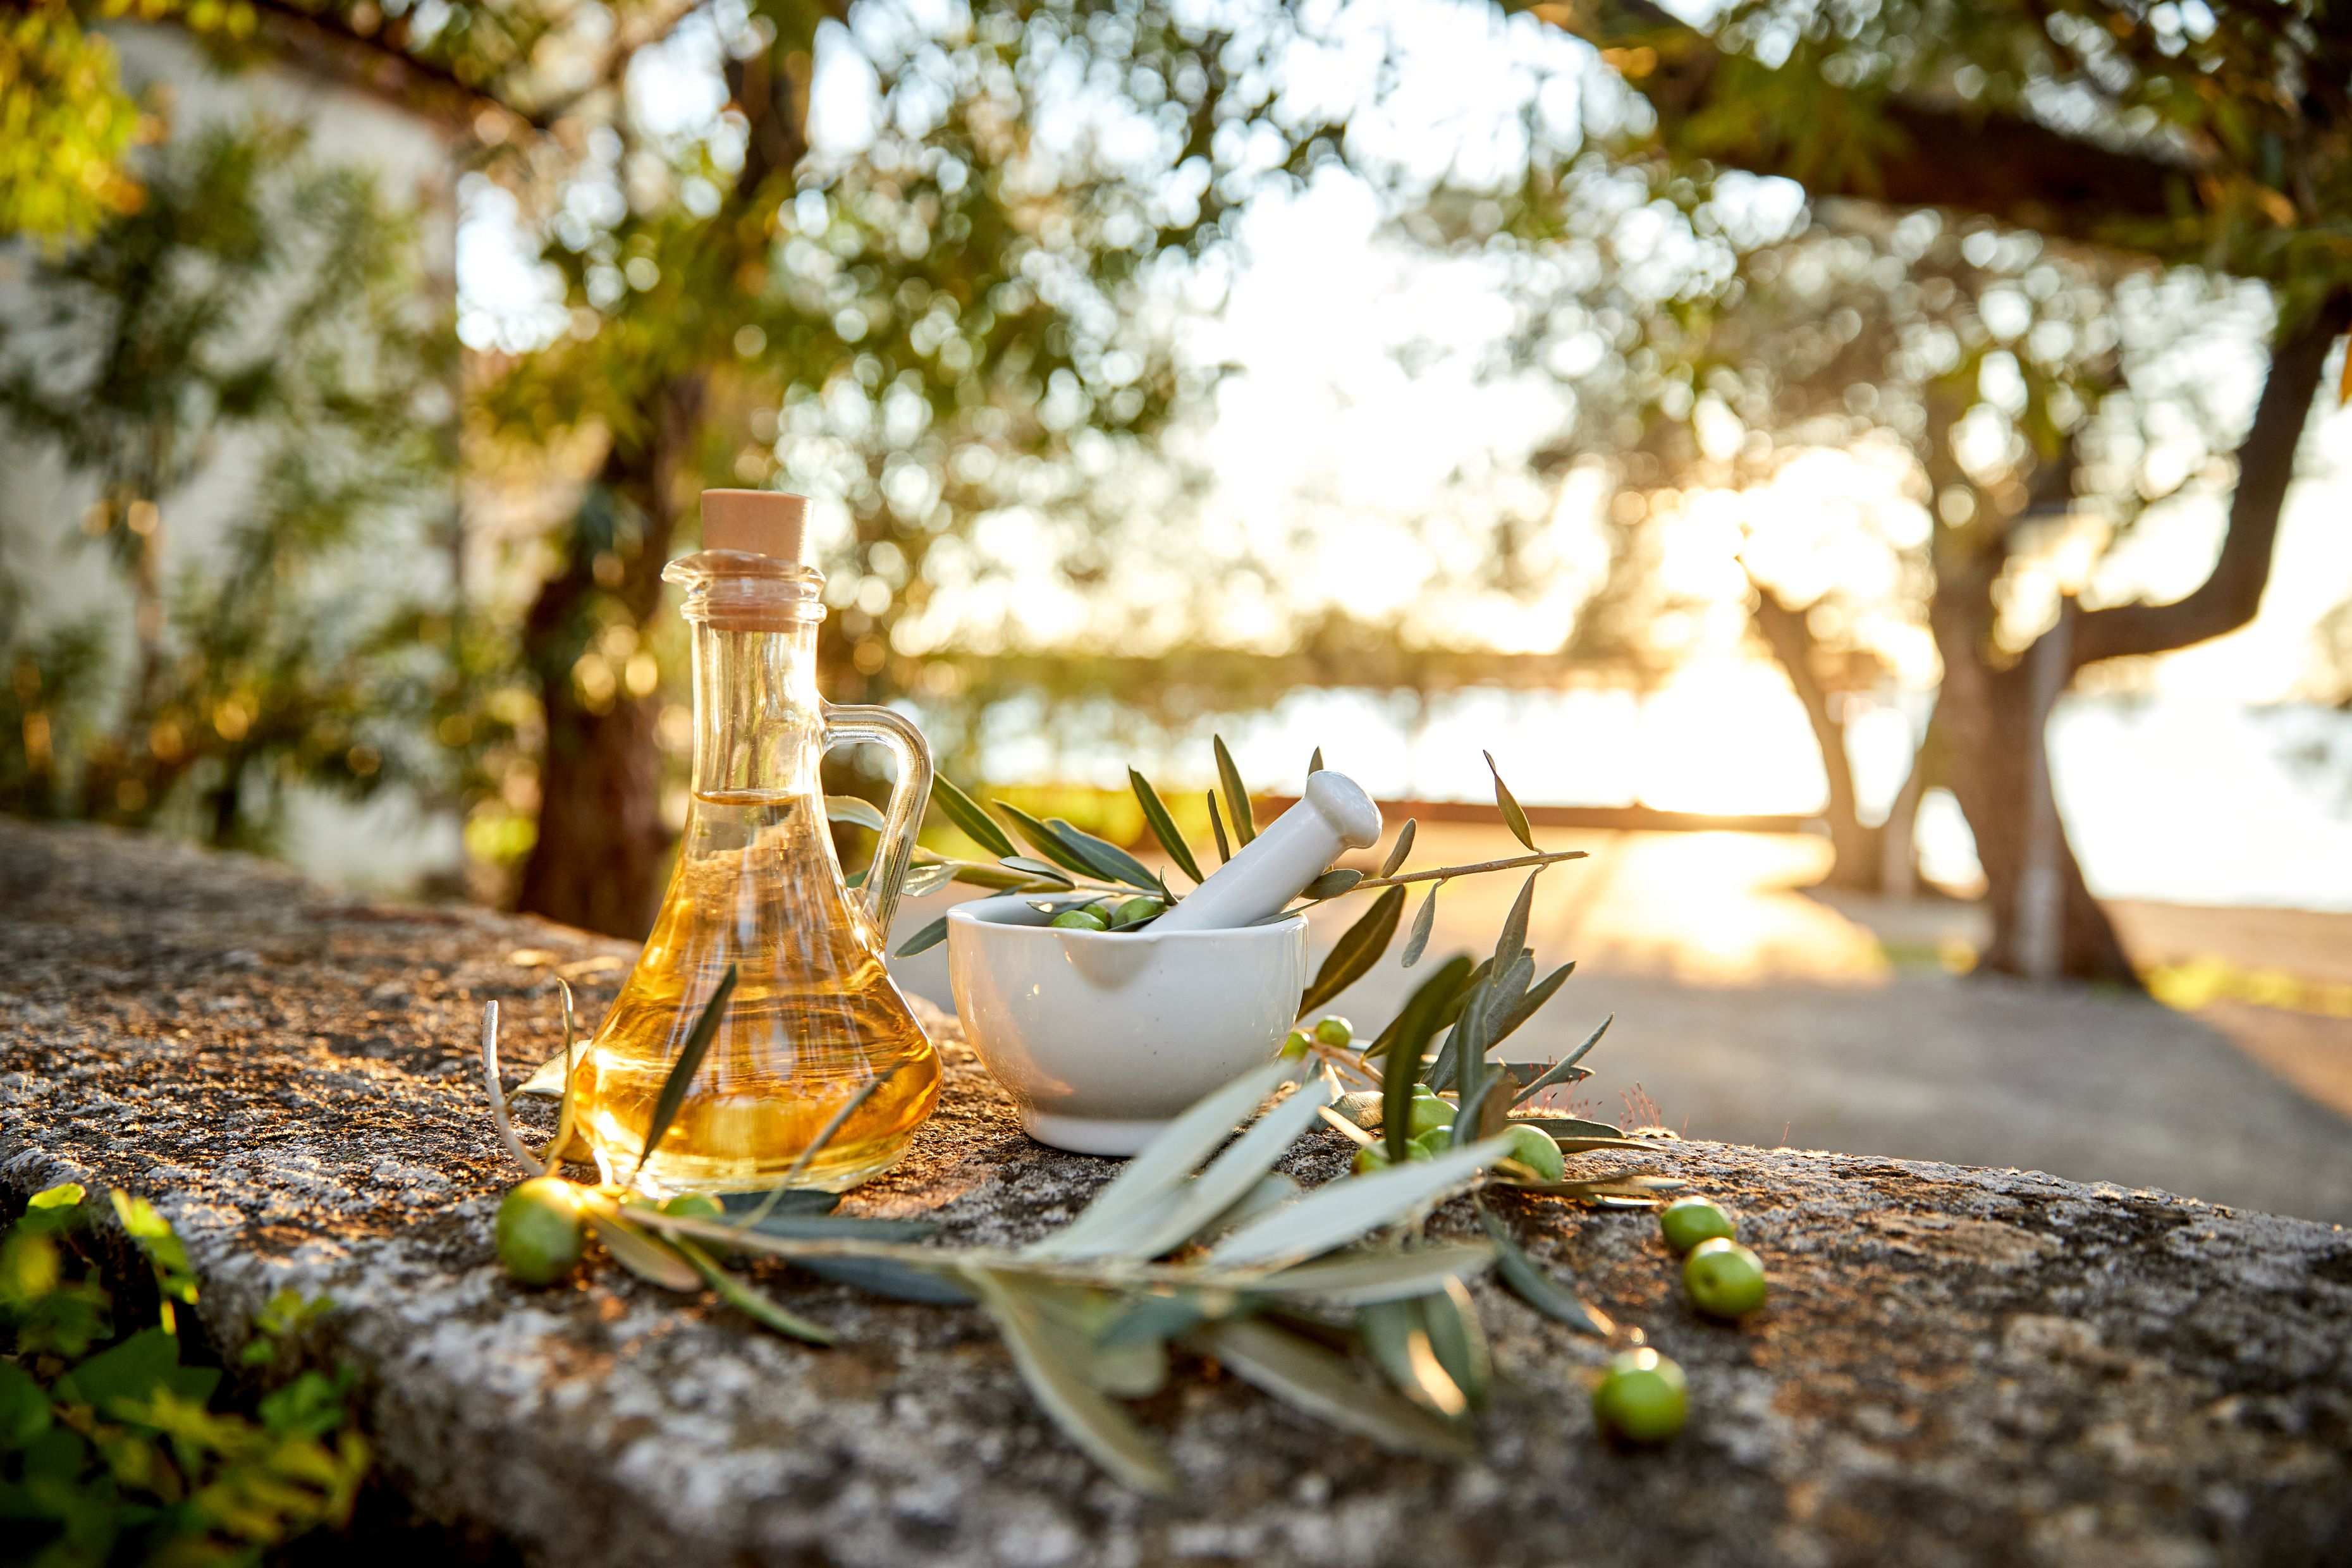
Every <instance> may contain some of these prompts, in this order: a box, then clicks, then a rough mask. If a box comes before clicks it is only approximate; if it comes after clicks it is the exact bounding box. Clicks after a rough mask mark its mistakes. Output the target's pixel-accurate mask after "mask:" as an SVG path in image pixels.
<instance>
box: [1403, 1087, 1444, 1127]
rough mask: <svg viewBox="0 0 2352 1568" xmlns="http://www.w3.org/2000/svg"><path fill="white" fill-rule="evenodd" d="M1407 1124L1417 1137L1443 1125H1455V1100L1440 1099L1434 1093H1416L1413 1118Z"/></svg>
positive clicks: (1413, 1103) (1413, 1102) (1413, 1101)
mask: <svg viewBox="0 0 2352 1568" xmlns="http://www.w3.org/2000/svg"><path fill="white" fill-rule="evenodd" d="M1405 1125H1406V1126H1407V1127H1408V1128H1410V1129H1411V1130H1412V1136H1414V1137H1415V1138H1418V1137H1420V1136H1421V1135H1422V1134H1423V1133H1424V1132H1430V1131H1435V1130H1437V1129H1438V1128H1441V1127H1451V1126H1453V1125H1454V1102H1453V1101H1452V1100H1440V1099H1438V1098H1437V1096H1435V1095H1433V1094H1416V1095H1414V1096H1413V1097H1412V1121H1409V1122H1407V1123H1406V1124H1405Z"/></svg>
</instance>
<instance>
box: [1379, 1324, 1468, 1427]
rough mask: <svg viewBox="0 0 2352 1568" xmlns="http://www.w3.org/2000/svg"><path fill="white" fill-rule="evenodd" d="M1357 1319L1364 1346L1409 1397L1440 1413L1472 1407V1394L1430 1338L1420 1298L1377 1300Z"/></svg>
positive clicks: (1390, 1379)
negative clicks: (1439, 1356) (1451, 1371)
mask: <svg viewBox="0 0 2352 1568" xmlns="http://www.w3.org/2000/svg"><path fill="white" fill-rule="evenodd" d="M1356 1321H1357V1323H1358V1324H1359V1325H1360V1328H1361V1329H1362V1331H1363V1337H1364V1348H1365V1349H1366V1350H1368V1351H1370V1352H1372V1360H1373V1361H1375V1362H1377V1363H1379V1364H1380V1367H1381V1371H1383V1372H1385V1373H1388V1375H1389V1381H1390V1382H1391V1383H1393V1384H1396V1385H1397V1387H1399V1388H1400V1389H1402V1390H1403V1391H1404V1394H1405V1396H1406V1397H1407V1398H1408V1399H1411V1400H1412V1401H1413V1402H1414V1403H1415V1404H1417V1405H1423V1406H1425V1407H1427V1408H1428V1409H1431V1410H1434V1411H1436V1412H1437V1413H1438V1414H1439V1415H1463V1414H1464V1413H1465V1412H1466V1411H1467V1410H1468V1409H1469V1408H1470V1399H1469V1396H1468V1395H1466V1394H1464V1393H1463V1392H1462V1389H1461V1386H1460V1385H1459V1384H1456V1383H1455V1382H1454V1379H1453V1377H1452V1376H1451V1375H1449V1374H1448V1373H1447V1372H1446V1370H1445V1367H1444V1363H1441V1362H1439V1361H1438V1359H1437V1352H1436V1351H1435V1350H1434V1349H1433V1347H1432V1346H1431V1344H1430V1342H1429V1326H1428V1324H1427V1323H1426V1322H1424V1321H1423V1318H1422V1311H1421V1302H1420V1300H1418V1299H1414V1300H1402V1301H1381V1302H1378V1303H1375V1304H1374V1305H1372V1306H1370V1307H1367V1308H1365V1309H1364V1310H1362V1311H1361V1312H1360V1313H1359V1314H1357V1319H1356Z"/></svg>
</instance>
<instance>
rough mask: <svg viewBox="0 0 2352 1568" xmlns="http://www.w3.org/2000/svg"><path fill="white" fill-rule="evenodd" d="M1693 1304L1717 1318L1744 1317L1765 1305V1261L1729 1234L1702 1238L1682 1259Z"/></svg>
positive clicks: (1684, 1275)
mask: <svg viewBox="0 0 2352 1568" xmlns="http://www.w3.org/2000/svg"><path fill="white" fill-rule="evenodd" d="M1683 1289H1685V1290H1687V1291H1689V1292H1690V1299H1691V1305H1692V1306H1694V1307H1696V1308H1697V1309H1698V1310H1700V1311H1702V1312H1708V1313H1712V1314H1713V1315H1714V1316H1716V1317H1718V1318H1744V1317H1746V1316H1747V1315H1748V1313H1750V1312H1752V1311H1754V1310H1756V1309H1757V1308H1759V1307H1760V1306H1762V1305H1763V1304H1764V1293H1765V1284H1764V1260H1763V1259H1762V1258H1759V1257H1757V1256H1756V1254H1754V1253H1753V1252H1750V1251H1749V1250H1748V1248H1746V1247H1742V1246H1740V1245H1739V1243H1738V1242H1736V1241H1733V1240H1731V1239H1730V1238H1728V1237H1720V1236H1718V1237H1716V1238H1715V1239H1714V1240H1712V1241H1702V1242H1700V1243H1699V1244H1698V1245H1697V1246H1696V1247H1692V1248H1691V1254H1690V1256H1689V1257H1688V1258H1684V1259H1683Z"/></svg>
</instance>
